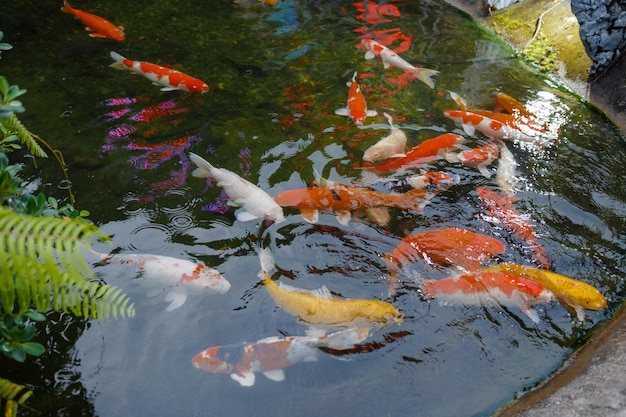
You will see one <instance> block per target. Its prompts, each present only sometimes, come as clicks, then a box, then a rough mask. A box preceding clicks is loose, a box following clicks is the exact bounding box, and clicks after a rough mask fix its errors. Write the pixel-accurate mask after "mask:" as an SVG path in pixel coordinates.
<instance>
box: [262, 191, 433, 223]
mask: <svg viewBox="0 0 626 417" xmlns="http://www.w3.org/2000/svg"><path fill="white" fill-rule="evenodd" d="M426 197H427V192H426V191H425V190H411V191H409V192H407V193H405V194H401V195H389V194H383V193H379V192H377V191H372V190H362V189H358V188H354V187H351V186H348V185H342V186H334V187H313V188H300V189H295V190H287V191H283V192H282V193H280V194H278V195H277V196H276V197H274V200H275V201H276V203H278V205H280V206H282V207H295V208H298V209H300V213H301V214H302V218H303V219H304V220H305V221H307V222H309V223H316V222H317V220H318V213H319V210H329V211H332V212H334V213H335V214H337V216H338V217H337V220H338V221H339V223H341V224H343V225H345V224H347V223H348V222H349V221H350V218H351V212H353V211H358V210H363V209H367V208H372V207H389V206H393V207H398V208H400V209H404V210H413V211H416V212H421V210H422V204H423V201H424V200H425V198H426Z"/></svg>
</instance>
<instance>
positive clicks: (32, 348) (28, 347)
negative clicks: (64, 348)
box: [21, 342, 46, 356]
mask: <svg viewBox="0 0 626 417" xmlns="http://www.w3.org/2000/svg"><path fill="white" fill-rule="evenodd" d="M21 346H22V348H23V349H24V352H26V353H28V354H29V355H31V356H41V355H42V354H43V353H44V352H45V351H46V348H45V347H43V345H42V344H40V343H36V342H26V343H22V344H21Z"/></svg>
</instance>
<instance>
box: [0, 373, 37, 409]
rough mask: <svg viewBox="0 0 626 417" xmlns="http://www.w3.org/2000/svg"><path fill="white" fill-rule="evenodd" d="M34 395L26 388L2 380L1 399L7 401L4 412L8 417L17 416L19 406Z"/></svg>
mask: <svg viewBox="0 0 626 417" xmlns="http://www.w3.org/2000/svg"><path fill="white" fill-rule="evenodd" d="M32 394H33V392H32V391H31V390H29V389H26V387H25V386H23V385H19V384H16V383H15V382H11V381H9V380H8V379H3V378H0V399H4V400H6V405H5V411H4V415H5V416H6V417H15V416H17V407H18V405H23V404H24V402H25V401H26V400H27V399H28V398H29V397H30V396H31V395H32Z"/></svg>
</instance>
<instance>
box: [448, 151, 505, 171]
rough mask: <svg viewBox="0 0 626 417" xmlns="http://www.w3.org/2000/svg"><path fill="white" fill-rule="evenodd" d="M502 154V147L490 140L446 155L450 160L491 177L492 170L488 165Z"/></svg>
mask: <svg viewBox="0 0 626 417" xmlns="http://www.w3.org/2000/svg"><path fill="white" fill-rule="evenodd" d="M499 155H500V149H499V148H498V146H497V145H496V144H495V143H492V142H489V143H488V144H486V145H484V146H481V147H478V148H474V149H468V150H465V151H461V152H459V153H457V154H452V153H450V154H448V155H446V160H447V161H448V162H460V163H462V164H463V165H465V166H468V167H471V168H476V169H478V171H479V172H480V173H481V174H483V176H485V177H486V178H490V177H491V172H489V171H488V170H487V167H488V166H489V165H491V163H492V162H493V161H494V160H496V159H497V158H498V156H499Z"/></svg>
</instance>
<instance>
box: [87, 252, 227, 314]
mask: <svg viewBox="0 0 626 417" xmlns="http://www.w3.org/2000/svg"><path fill="white" fill-rule="evenodd" d="M95 254H96V256H97V257H98V258H99V259H101V260H103V261H105V262H107V263H111V262H115V263H118V264H121V265H124V266H127V267H134V268H137V270H138V272H139V274H140V275H141V276H142V277H144V278H146V279H149V280H153V281H158V282H160V283H163V284H165V285H168V286H171V287H176V288H175V289H174V290H173V291H171V292H169V293H168V294H167V296H166V298H165V299H166V301H170V302H171V303H170V305H169V306H168V307H167V311H172V310H175V309H177V308H178V307H180V306H182V305H183V304H184V303H185V300H186V299H187V293H186V292H185V289H186V288H187V289H196V290H202V291H206V292H208V293H211V294H224V293H225V292H227V291H228V290H229V289H230V283H229V282H228V281H227V280H226V279H224V277H222V275H221V274H220V273H219V272H218V271H216V270H215V269H213V268H211V267H208V266H206V265H204V264H203V263H202V262H192V261H188V260H185V259H179V258H173V257H171V256H163V255H152V254H114V255H105V254H99V253H95Z"/></svg>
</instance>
